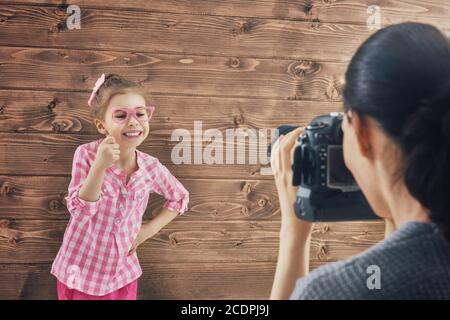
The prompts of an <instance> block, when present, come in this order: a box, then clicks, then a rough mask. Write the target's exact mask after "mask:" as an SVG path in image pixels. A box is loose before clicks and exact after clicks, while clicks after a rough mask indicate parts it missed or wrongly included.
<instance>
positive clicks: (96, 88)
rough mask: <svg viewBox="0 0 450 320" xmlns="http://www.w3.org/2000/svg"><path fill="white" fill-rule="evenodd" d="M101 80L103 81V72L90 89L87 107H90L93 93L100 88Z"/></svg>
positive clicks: (93, 96)
mask: <svg viewBox="0 0 450 320" xmlns="http://www.w3.org/2000/svg"><path fill="white" fill-rule="evenodd" d="M103 82H105V74H104V73H103V74H102V75H101V77H100V78H98V79H97V82H96V83H95V86H94V88H93V89H92V93H91V96H90V97H89V100H88V106H89V107H92V100H94V98H95V95H96V94H97V92H98V89H100V87H101V85H102V84H103Z"/></svg>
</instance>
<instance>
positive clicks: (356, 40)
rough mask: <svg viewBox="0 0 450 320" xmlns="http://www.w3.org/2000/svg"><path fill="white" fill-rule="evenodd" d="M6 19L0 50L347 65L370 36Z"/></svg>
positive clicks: (244, 25) (177, 19)
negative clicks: (159, 54)
mask: <svg viewBox="0 0 450 320" xmlns="http://www.w3.org/2000/svg"><path fill="white" fill-rule="evenodd" d="M2 16H3V18H2V19H3V23H2V29H1V30H2V31H1V32H2V36H1V37H0V45H16V46H33V47H42V46H44V47H58V48H67V47H72V48H77V49H94V48H95V49H102V50H105V49H107V50H117V51H126V52H128V51H130V43H133V49H132V50H133V51H140V52H171V53H184V54H195V55H226V56H229V55H231V56H245V57H249V56H250V57H269V58H271V57H291V58H295V59H298V58H301V59H312V58H313V57H315V58H316V59H317V57H320V59H324V60H333V61H336V60H337V61H348V60H350V57H351V54H352V52H353V51H354V50H355V49H356V48H357V46H358V45H359V44H360V43H361V42H362V41H363V39H365V38H366V37H367V36H368V35H370V33H371V31H370V30H368V28H367V27H366V26H365V25H362V26H361V25H346V24H325V23H324V24H322V23H309V22H301V21H287V20H267V19H266V20H264V19H258V18H239V17H219V16H207V15H179V14H171V13H155V12H151V13H148V12H141V11H124V10H108V11H105V10H96V9H83V16H82V20H81V28H80V29H67V27H66V20H67V17H68V15H67V14H66V11H65V10H64V9H60V8H58V7H56V8H55V7H29V6H3V7H2ZM1 39H3V42H2V40H1ZM193 43H195V45H192V44H193ZM269 44H270V45H269ZM299 44H301V45H299Z"/></svg>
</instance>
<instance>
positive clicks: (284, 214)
mask: <svg viewBox="0 0 450 320" xmlns="http://www.w3.org/2000/svg"><path fill="white" fill-rule="evenodd" d="M302 131H303V128H297V129H295V130H293V131H291V132H289V133H288V134H287V135H281V136H280V137H279V139H278V140H277V141H276V142H275V143H274V145H273V146H272V152H271V159H270V165H271V168H272V172H273V174H274V178H275V185H276V188H277V192H278V197H279V202H280V210H281V228H282V231H286V232H287V233H288V234H290V233H295V234H298V233H299V232H300V233H301V234H302V236H304V237H305V238H306V237H307V236H309V234H310V232H311V227H312V223H310V222H308V221H304V220H301V219H299V218H297V216H296V215H295V211H294V204H295V200H296V197H297V191H298V188H299V187H298V186H293V185H292V177H293V172H292V162H293V155H294V146H295V141H296V140H297V138H298V136H299V135H300V134H301V133H302Z"/></svg>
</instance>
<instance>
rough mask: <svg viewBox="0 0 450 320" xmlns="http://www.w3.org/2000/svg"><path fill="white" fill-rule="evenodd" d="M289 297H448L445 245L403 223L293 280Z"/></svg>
mask: <svg viewBox="0 0 450 320" xmlns="http://www.w3.org/2000/svg"><path fill="white" fill-rule="evenodd" d="M290 298H291V299H450V243H449V242H448V241H447V240H446V239H445V238H444V236H443V234H442V232H441V230H440V229H439V228H438V227H437V225H436V224H434V223H420V222H408V223H405V224H404V225H402V226H401V227H400V228H399V229H398V230H396V231H395V232H393V233H392V234H391V235H390V236H389V237H388V238H386V239H385V240H383V241H381V242H380V243H378V244H377V245H375V246H373V247H371V248H370V249H369V250H367V251H365V252H362V253H361V254H359V255H356V256H354V257H352V258H350V259H347V260H344V261H338V262H334V263H330V264H327V265H324V266H321V267H319V268H317V269H315V270H313V271H312V272H311V273H310V274H309V275H308V276H306V277H304V278H301V279H299V280H297V283H296V287H295V289H294V292H293V293H292V295H291V297H290Z"/></svg>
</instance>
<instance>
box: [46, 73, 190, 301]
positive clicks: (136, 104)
mask: <svg viewBox="0 0 450 320" xmlns="http://www.w3.org/2000/svg"><path fill="white" fill-rule="evenodd" d="M88 105H89V107H90V108H91V110H92V112H93V115H94V118H95V119H94V123H95V125H96V127H97V130H98V131H99V132H100V133H101V134H104V135H105V136H106V138H102V139H99V140H96V141H93V142H90V143H86V144H83V145H80V146H79V147H78V148H77V149H76V151H75V155H74V161H73V166H72V180H71V181H70V184H69V192H68V195H67V197H66V198H65V200H66V203H67V209H68V211H69V212H70V220H69V223H68V225H67V228H66V231H65V233H64V239H63V243H62V246H61V248H60V250H59V252H58V254H57V256H56V258H55V261H54V262H53V265H52V269H51V273H52V274H53V275H54V276H55V277H56V278H57V291H58V298H59V299H61V300H66V299H69V300H72V299H85V300H86V299H101V300H103V299H106V300H114V299H127V300H135V299H136V297H137V279H138V278H139V277H140V276H141V274H142V270H141V267H140V265H139V261H138V258H137V255H136V248H137V246H139V244H141V243H142V242H144V241H145V240H147V239H149V238H151V237H152V236H153V235H155V234H156V233H158V231H159V230H161V228H163V227H164V226H165V225H166V224H168V223H169V222H170V221H171V220H172V219H174V218H175V217H176V216H177V215H178V214H182V213H184V212H185V211H186V210H187V204H188V202H189V194H188V191H187V190H186V189H185V188H184V187H183V185H182V184H181V183H180V182H179V181H178V180H177V179H176V178H175V177H174V176H172V175H171V174H170V172H169V171H168V170H167V168H166V167H165V166H164V165H162V164H161V163H160V162H159V160H158V159H157V158H154V157H152V156H150V155H148V154H146V153H144V152H141V151H139V150H137V149H136V147H137V146H139V145H140V144H141V143H142V142H143V141H144V140H145V138H146V137H147V136H148V133H149V122H150V119H151V118H152V114H153V111H154V109H155V107H154V106H147V104H146V100H145V93H144V92H143V91H142V89H141V87H139V86H138V85H136V84H135V83H133V82H131V81H128V80H125V79H123V78H122V77H120V76H118V75H114V74H112V75H108V76H106V77H105V75H104V74H103V75H102V76H101V77H100V78H99V79H98V80H97V82H96V84H95V86H94V89H93V90H92V94H91V97H90V98H89V101H88ZM152 192H156V193H158V194H160V195H162V196H164V197H165V198H166V200H167V201H166V202H165V204H164V207H163V209H162V210H161V212H160V213H159V214H158V215H157V216H156V217H154V218H153V219H152V220H151V221H150V222H149V223H147V224H142V226H141V223H142V215H143V213H144V212H145V209H146V204H147V203H148V197H149V195H150V193H152Z"/></svg>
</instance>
